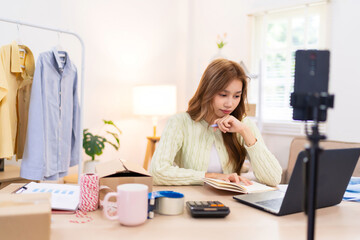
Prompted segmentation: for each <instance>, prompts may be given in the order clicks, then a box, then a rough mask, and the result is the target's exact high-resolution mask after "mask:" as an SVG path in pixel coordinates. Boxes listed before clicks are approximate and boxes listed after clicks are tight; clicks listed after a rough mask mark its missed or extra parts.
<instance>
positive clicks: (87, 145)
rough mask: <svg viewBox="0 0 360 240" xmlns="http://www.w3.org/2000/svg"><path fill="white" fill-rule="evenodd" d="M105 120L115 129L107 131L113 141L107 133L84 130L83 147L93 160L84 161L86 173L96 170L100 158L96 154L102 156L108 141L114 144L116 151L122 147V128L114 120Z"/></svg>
mask: <svg viewBox="0 0 360 240" xmlns="http://www.w3.org/2000/svg"><path fill="white" fill-rule="evenodd" d="M103 122H104V124H105V125H109V126H111V128H113V129H114V130H113V131H108V130H106V131H105V132H106V134H107V135H109V136H110V137H111V141H110V140H109V139H108V138H106V137H105V136H106V135H105V136H99V135H94V134H92V133H91V132H89V129H84V131H83V137H84V138H83V148H84V150H85V153H86V154H87V155H88V156H89V157H91V160H87V161H85V162H84V172H85V173H90V172H95V165H96V163H97V162H98V160H96V159H95V156H100V155H101V154H103V150H104V148H105V144H106V143H107V144H109V145H110V146H113V147H114V148H115V150H116V151H117V150H119V148H120V139H119V135H120V134H122V132H121V130H120V129H119V128H118V127H117V126H116V125H115V123H114V122H113V121H107V120H103Z"/></svg>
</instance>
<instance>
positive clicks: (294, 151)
mask: <svg viewBox="0 0 360 240" xmlns="http://www.w3.org/2000/svg"><path fill="white" fill-rule="evenodd" d="M305 144H309V141H308V140H307V139H306V138H305V137H295V138H294V139H293V140H292V142H291V145H290V154H289V162H288V166H287V169H286V170H285V171H284V172H283V176H282V180H281V183H283V184H288V183H289V181H290V177H291V173H292V171H293V169H294V166H295V162H296V159H297V157H298V155H299V153H300V152H301V151H302V150H304V149H305V147H304V146H305ZM320 147H321V148H323V149H340V148H360V143H352V142H341V141H330V140H325V141H321V142H320ZM353 176H354V177H360V158H359V160H358V162H357V165H356V167H355V170H354V173H353Z"/></svg>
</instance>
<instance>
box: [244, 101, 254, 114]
mask: <svg viewBox="0 0 360 240" xmlns="http://www.w3.org/2000/svg"><path fill="white" fill-rule="evenodd" d="M245 111H246V115H247V116H249V117H255V115H256V104H252V103H248V104H246V105H245Z"/></svg>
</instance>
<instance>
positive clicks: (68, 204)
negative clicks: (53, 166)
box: [16, 182, 80, 211]
mask: <svg viewBox="0 0 360 240" xmlns="http://www.w3.org/2000/svg"><path fill="white" fill-rule="evenodd" d="M44 192H48V193H51V208H52V209H53V210H65V211H75V210H76V209H77V208H78V205H79V200H80V187H79V186H77V185H70V184H55V183H54V184H53V183H36V182H30V183H28V184H26V185H24V186H23V187H21V188H20V189H18V190H17V191H16V193H21V194H26V193H44Z"/></svg>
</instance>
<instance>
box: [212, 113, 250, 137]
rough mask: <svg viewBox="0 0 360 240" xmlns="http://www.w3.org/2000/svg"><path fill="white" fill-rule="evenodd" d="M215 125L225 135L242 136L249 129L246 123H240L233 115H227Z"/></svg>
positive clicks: (217, 120) (216, 121)
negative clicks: (235, 134) (232, 133)
mask: <svg viewBox="0 0 360 240" xmlns="http://www.w3.org/2000/svg"><path fill="white" fill-rule="evenodd" d="M214 123H216V124H217V125H218V126H217V128H219V129H220V131H222V132H223V133H227V132H237V133H240V134H241V133H242V132H243V131H244V130H245V128H246V127H247V126H246V125H245V124H244V123H242V122H240V121H239V120H238V119H236V118H235V117H234V116H232V115H226V116H224V117H222V118H218V119H216V120H215V121H214Z"/></svg>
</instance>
